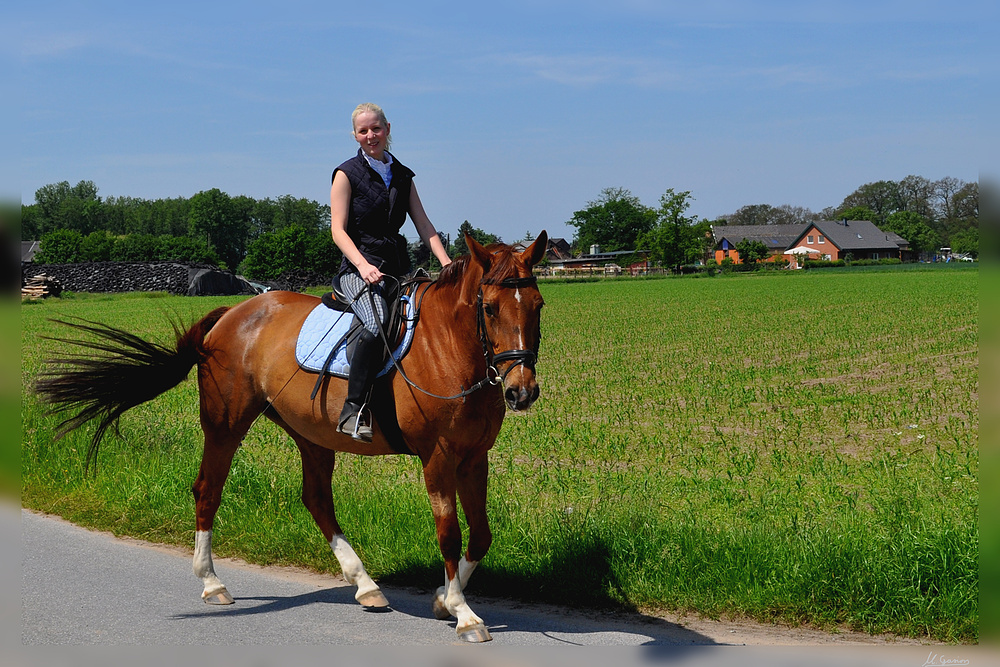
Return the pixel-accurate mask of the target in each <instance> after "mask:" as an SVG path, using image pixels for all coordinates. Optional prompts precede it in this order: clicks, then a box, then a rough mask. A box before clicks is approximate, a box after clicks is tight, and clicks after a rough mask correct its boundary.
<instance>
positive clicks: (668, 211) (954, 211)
mask: <svg viewBox="0 0 1000 667" xmlns="http://www.w3.org/2000/svg"><path fill="white" fill-rule="evenodd" d="M692 201H693V198H692V196H691V193H690V191H682V192H678V191H675V190H674V189H672V188H668V189H667V190H666V192H664V194H663V195H662V196H661V197H660V201H659V204H658V205H657V206H646V205H644V204H643V203H642V202H641V201H639V199H638V197H636V196H634V195H633V194H632V193H631V192H630V191H629V190H627V189H625V188H620V187H612V188H605V189H604V190H602V191H601V193H600V196H598V197H597V199H595V200H593V201H589V202H587V208H585V209H582V210H580V211H576V212H575V213H574V214H573V217H572V219H570V220H569V221H568V222H567V224H569V225H570V226H572V227H574V228H575V229H576V235H575V237H574V239H573V247H574V249H575V250H576V251H577V252H586V251H587V250H588V249H589V248H590V247H591V246H592V245H598V246H600V248H601V250H602V251H618V250H635V249H641V250H645V251H648V252H649V259H650V260H651V261H652V262H654V263H657V264H660V265H662V266H664V267H670V268H673V269H675V270H679V269H680V267H681V266H682V265H684V264H691V263H696V262H699V261H707V260H708V258H709V257H710V255H711V252H712V249H713V247H714V243H715V240H714V237H713V234H712V227H713V226H721V225H777V224H805V223H808V222H814V221H820V220H843V219H848V220H870V221H871V222H873V223H875V225H876V226H878V227H879V228H880V229H882V230H884V231H892V232H895V233H897V234H899V235H900V236H902V237H903V238H905V239H906V240H907V241H909V242H910V247H911V248H912V249H913V250H915V251H917V252H936V251H938V249H939V248H941V247H943V246H948V247H951V248H952V250H953V251H955V252H963V253H969V254H971V255H973V256H978V253H979V184H978V183H976V182H971V183H967V182H964V181H961V180H959V179H956V178H950V177H949V178H942V179H941V180H939V181H931V180H929V179H926V178H923V177H921V176H907V177H906V178H904V179H902V180H901V181H876V182H873V183H866V184H864V185H862V186H860V187H859V188H857V189H856V190H855V191H854V192H852V193H851V194H849V195H847V197H845V198H844V200H843V201H842V202H841V203H840V205H839V206H836V207H829V208H826V209H824V210H822V211H820V212H818V213H815V212H813V211H811V210H809V209H808V208H804V207H800V206H791V205H787V204H785V205H781V206H771V205H769V204H752V205H748V206H743V207H741V208H739V209H738V210H736V211H735V212H733V213H731V214H728V215H724V216H721V217H720V218H718V219H717V220H708V219H704V218H698V217H697V216H693V215H689V214H688V213H687V211H688V209H689V208H690V205H691V203H692ZM745 250H746V251H748V252H749V251H751V250H757V249H751V248H745ZM765 251H766V248H765ZM741 256H742V253H741ZM765 256H766V252H765Z"/></svg>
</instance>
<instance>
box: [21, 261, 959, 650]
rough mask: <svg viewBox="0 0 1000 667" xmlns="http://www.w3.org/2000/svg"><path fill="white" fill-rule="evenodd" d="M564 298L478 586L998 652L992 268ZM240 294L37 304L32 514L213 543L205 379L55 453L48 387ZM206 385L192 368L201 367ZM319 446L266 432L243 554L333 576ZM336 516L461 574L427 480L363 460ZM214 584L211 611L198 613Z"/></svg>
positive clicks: (27, 328) (412, 468) (495, 457)
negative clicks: (981, 401)
mask: <svg viewBox="0 0 1000 667" xmlns="http://www.w3.org/2000/svg"><path fill="white" fill-rule="evenodd" d="M962 269H963V270H954V271H949V270H934V271H927V272H916V271H907V272H900V271H896V272H889V271H885V272H840V273H835V272H833V271H808V272H796V273H795V274H791V275H788V273H786V274H783V275H776V274H774V273H766V274H760V275H749V276H731V277H726V278H725V279H722V280H715V279H709V280H703V279H699V280H688V279H680V280H651V281H633V282H629V281H598V282H585V283H553V284H550V283H548V282H543V283H542V284H541V287H540V289H542V292H543V296H544V297H545V300H546V304H547V305H546V308H545V312H544V314H543V318H542V319H543V321H542V332H543V341H542V348H541V360H540V362H539V364H538V373H539V379H540V383H541V387H542V395H541V398H540V400H539V401H538V403H537V404H536V405H535V407H533V408H532V410H531V411H530V412H528V413H526V414H517V415H510V416H508V419H507V420H506V421H505V424H504V428H503V430H502V432H501V434H500V437H499V439H498V441H497V444H496V447H495V448H494V451H493V453H492V454H491V466H492V468H491V477H490V490H489V505H490V516H491V525H492V528H493V532H494V542H493V547H492V549H491V551H490V553H489V555H488V556H487V557H486V559H485V560H484V561H483V563H482V565H481V566H480V569H479V570H478V571H477V573H476V576H475V577H473V579H472V583H471V585H470V591H469V592H470V594H471V595H475V594H476V593H480V594H492V595H503V596H511V597H519V598H523V599H526V600H547V601H551V602H558V603H566V602H572V603H575V604H583V605H598V606H603V605H609V604H610V605H620V606H624V607H629V608H635V609H640V610H660V609H672V610H681V611H691V612H695V613H700V614H705V615H708V616H716V617H717V616H725V615H743V616H748V617H752V618H756V619H761V620H769V621H776V622H783V623H792V624H801V623H804V624H811V625H815V626H818V627H825V628H830V629H835V628H838V627H845V628H852V629H857V630H863V631H866V632H871V633H882V632H891V633H897V634H900V635H906V636H914V637H927V638H932V639H936V640H944V641H950V642H975V641H978V636H979V634H978V633H979V631H978V624H979V618H978V595H979V593H978V575H979V565H978V541H979V533H978V500H979V490H978V470H979V459H978V425H979V422H978V419H979V418H978V322H977V317H978V271H970V270H967V269H966V267H962ZM239 300H240V299H238V298H216V297H210V298H205V297H201V298H184V297H159V298H156V299H155V300H150V299H148V298H139V297H136V296H132V295H120V296H114V297H104V296H90V295H74V298H71V299H67V300H61V301H60V300H54V299H49V300H47V301H45V302H44V303H41V304H37V305H34V306H32V307H30V308H23V309H22V327H21V329H22V348H21V354H22V365H21V369H22V391H23V394H24V399H23V406H22V423H21V427H22V430H23V446H22V472H21V475H22V477H21V482H22V488H21V492H22V502H23V504H24V505H25V506H26V507H32V508H34V509H38V510H42V511H47V512H53V513H56V514H61V515H63V516H65V517H67V518H68V519H70V520H72V521H75V522H78V523H81V524H84V525H90V526H93V527H97V528H102V529H107V530H112V531H113V532H115V533H118V534H127V535H132V536H135V537H139V538H144V539H150V540H156V541H162V542H167V543H173V544H179V545H184V546H190V544H191V541H192V539H191V536H192V533H193V531H194V516H193V514H194V511H193V500H192V499H191V494H190V484H191V482H192V481H193V480H194V478H195V475H196V473H197V468H198V464H199V461H200V442H201V434H200V429H199V428H198V416H197V404H198V400H197V387H196V383H195V382H194V381H193V379H189V380H188V381H187V382H185V383H183V384H182V385H181V386H180V387H178V388H176V389H174V390H172V391H171V392H168V393H167V394H165V395H164V396H162V397H160V398H159V399H157V400H156V401H154V402H152V403H150V404H147V405H143V406H140V407H138V408H136V409H134V410H133V411H132V412H130V413H128V414H127V415H126V416H125V417H124V418H123V419H122V420H121V434H122V437H121V438H120V439H119V438H114V437H109V438H108V439H107V440H106V442H105V444H104V445H103V446H102V450H101V454H100V456H99V459H98V462H97V468H96V469H95V470H93V471H92V474H90V475H86V474H85V473H84V470H83V462H84V459H85V452H86V447H87V442H88V439H89V436H90V434H91V432H90V431H89V430H86V429H85V430H84V431H83V432H81V433H75V434H71V435H70V436H67V437H66V438H64V439H62V440H60V441H58V442H53V429H54V424H55V420H54V419H53V418H52V417H49V416H46V415H44V414H43V413H44V410H43V408H42V407H41V406H39V405H38V403H37V401H36V400H35V398H34V397H33V396H32V395H31V393H30V386H31V382H32V379H33V378H34V376H35V374H37V372H38V370H39V368H40V365H41V363H42V360H43V359H44V358H48V357H51V356H54V355H55V354H56V353H57V352H58V351H59V347H58V346H57V345H56V344H54V343H53V342H51V341H44V340H41V339H40V336H42V335H50V336H51V335H59V333H60V332H59V331H58V328H57V327H55V326H54V325H52V324H51V323H50V322H49V321H48V318H51V317H66V316H76V317H83V318H86V319H92V320H99V321H103V322H106V323H109V324H114V325H116V326H121V327H123V328H126V329H128V330H130V331H133V332H135V333H139V334H141V335H144V336H147V337H151V338H154V339H157V340H160V341H167V340H169V338H170V335H171V329H170V325H169V323H168V316H172V317H174V318H175V319H176V318H179V319H180V320H182V321H183V322H185V323H188V322H191V321H193V320H195V319H197V318H198V317H200V316H201V315H203V314H204V313H206V312H208V311H209V310H211V309H212V308H214V307H216V306H217V305H221V304H232V303H236V302H238V301H239ZM192 378H193V374H192ZM300 465H301V464H300V462H299V458H298V453H297V451H296V449H295V447H294V445H293V444H292V443H291V442H290V440H289V439H288V438H287V436H285V435H284V433H283V432H281V431H280V430H279V429H278V428H277V427H275V426H274V425H273V424H271V423H270V422H267V421H266V420H264V419H261V420H260V421H259V422H258V423H257V424H256V425H255V426H254V428H253V429H251V432H250V434H249V435H248V436H247V438H246V441H245V446H244V447H242V448H241V449H240V451H239V453H238V454H237V457H236V460H235V462H234V465H233V470H232V473H231V475H230V478H229V481H228V483H227V486H226V491H225V494H224V497H223V503H222V507H221V509H220V512H219V515H218V518H217V521H216V532H215V541H214V545H213V546H214V547H215V549H216V552H217V553H218V554H220V555H231V556H239V557H242V558H245V559H247V560H249V561H251V562H257V563H264V564H296V565H304V566H307V567H311V568H315V569H316V570H319V571H323V572H334V571H336V569H337V565H336V560H335V559H334V558H333V557H332V554H331V553H330V550H329V546H328V545H327V544H326V543H325V542H324V540H323V537H322V535H321V534H320V533H319V530H318V529H317V528H316V527H315V525H314V523H313V522H312V519H311V517H310V516H309V514H308V512H307V511H306V510H305V508H304V507H303V506H302V504H301V502H300V501H299V494H300V493H301V471H300ZM334 496H335V499H336V500H337V502H338V506H337V512H338V520H339V521H340V522H341V524H342V525H343V526H344V528H345V530H346V531H347V533H348V536H349V537H350V538H351V540H352V543H353V544H354V546H355V548H356V549H357V551H358V552H359V554H360V555H361V557H362V559H363V560H364V561H365V564H366V566H367V567H368V569H369V571H370V572H372V574H373V576H376V577H378V578H380V579H381V580H383V581H393V582H396V583H404V584H410V585H416V586H420V587H425V588H428V589H431V588H434V587H436V586H438V585H440V583H441V582H442V572H441V571H442V568H441V558H440V554H439V552H438V549H437V545H436V539H435V534H434V523H433V520H432V518H431V515H430V510H429V504H428V501H427V498H426V493H425V491H424V488H423V484H422V478H421V471H420V466H419V462H418V461H417V460H416V459H413V458H410V457H387V458H374V459H373V458H363V457H358V456H353V455H341V456H340V457H339V458H338V469H337V471H336V472H335V475H334ZM196 586H197V581H195V580H194V579H192V595H193V596H194V595H196V594H197V588H196Z"/></svg>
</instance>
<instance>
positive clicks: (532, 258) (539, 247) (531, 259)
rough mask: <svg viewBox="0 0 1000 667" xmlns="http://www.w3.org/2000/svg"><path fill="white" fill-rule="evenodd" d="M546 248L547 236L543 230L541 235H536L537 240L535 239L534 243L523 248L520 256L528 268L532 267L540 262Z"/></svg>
mask: <svg viewBox="0 0 1000 667" xmlns="http://www.w3.org/2000/svg"><path fill="white" fill-rule="evenodd" d="M548 247H549V235H548V234H546V233H545V230H544V229H543V230H542V233H541V234H539V235H538V238H537V239H535V242H534V243H532V244H531V245H529V246H528V247H527V248H525V249H524V252H523V253H521V255H522V256H523V257H524V258H525V263H526V264H527V265H528V266H529V267H532V266H535V265H536V264H538V263H539V262H540V261H542V257H545V251H546V250H547V249H548Z"/></svg>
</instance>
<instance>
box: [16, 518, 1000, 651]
mask: <svg viewBox="0 0 1000 667" xmlns="http://www.w3.org/2000/svg"><path fill="white" fill-rule="evenodd" d="M19 518H20V525H19V526H18V521H17V519H18V512H17V510H15V509H14V508H8V507H7V506H4V507H3V509H2V511H0V563H9V564H13V563H16V560H17V556H16V555H15V554H16V551H17V547H18V540H17V532H18V530H20V538H21V539H20V545H19V546H20V560H21V581H20V583H21V618H20V644H21V647H20V648H18V647H17V644H18V642H17V638H16V630H15V628H16V625H17V624H16V621H13V618H11V617H14V616H16V611H15V609H14V608H13V605H10V604H9V603H10V602H11V601H12V599H16V597H15V596H16V593H15V592H14V591H15V590H16V584H13V582H9V580H8V578H7V576H5V577H4V578H3V580H2V581H0V583H2V584H4V589H3V590H4V593H5V594H4V596H3V599H4V600H5V601H6V602H7V605H6V606H0V621H2V623H0V630H2V632H0V643H2V645H3V646H4V647H6V648H5V649H4V653H3V654H2V659H0V664H3V665H5V667H6V665H8V664H9V665H12V666H14V667H19V666H20V665H44V666H45V667H62V666H63V665H66V666H67V667H69V666H70V665H72V666H73V667H81V666H82V667H90V665H94V666H97V665H100V666H101V667H108V666H109V665H118V664H122V665H136V664H140V665H142V666H143V667H158V666H159V665H165V666H166V665H170V666H173V665H177V664H233V665H247V666H248V667H249V666H250V665H253V666H254V667H257V666H263V665H282V666H284V665H289V664H316V663H319V664H326V663H327V662H330V661H331V660H332V661H333V663H334V664H352V665H384V664H406V665H407V666H408V667H418V666H422V665H433V666H434V667H440V666H441V665H463V664H470V665H477V667H491V666H493V665H498V666H499V665H502V666H503V667H509V666H510V665H518V666H521V667H525V666H527V667H533V666H536V665H546V667H548V666H550V665H556V666H557V667H558V666H561V665H573V667H597V666H600V667H631V666H632V665H646V664H660V663H662V662H664V661H669V662H671V663H674V664H684V665H693V664H699V665H702V664H704V665H719V664H726V665H729V664H739V665H754V666H755V665H766V666H767V667H776V666H778V665H799V664H812V665H815V666H817V667H820V666H826V665H831V666H836V667H842V666H843V665H844V664H851V665H854V666H855V667H860V666H863V665H872V666H874V665H878V666H879V667H883V666H886V665H898V666H899V667H910V666H911V665H912V666H914V667H916V666H919V665H922V664H930V665H941V664H948V663H946V660H952V659H954V660H967V662H965V663H964V664H997V662H996V661H997V658H998V654H997V653H996V652H995V651H994V650H993V649H983V648H981V647H967V646H966V647H954V646H952V647H941V646H936V647H927V646H923V647H921V646H919V645H917V646H905V645H897V646H894V647H893V646H870V645H869V646H858V645H857V644H867V643H870V642H872V641H874V638H870V637H867V636H861V635H832V634H829V633H822V632H819V631H810V630H804V629H800V630H795V629H790V628H778V627H774V626H750V625H748V624H732V623H729V624H727V623H726V622H720V621H706V620H703V619H702V620H697V619H693V620H692V621H691V622H688V621H687V620H685V621H683V622H681V621H679V622H678V623H671V622H668V621H665V620H662V619H657V618H649V617H644V616H640V615H637V614H621V615H618V614H598V613H591V614H588V613H580V612H576V611H567V610H563V609H560V608H556V607H551V606H544V605H523V604H515V603H510V602H503V601H496V600H487V599H482V598H477V597H476V595H475V593H474V592H472V591H470V596H469V598H470V602H471V603H472V605H473V608H474V609H475V610H476V611H477V613H479V615H480V616H482V617H483V618H484V619H485V620H486V622H487V624H488V626H489V629H490V632H491V633H492V634H493V638H494V641H493V642H491V643H490V644H488V645H487V647H482V648H479V647H470V646H465V647H462V648H461V649H458V648H457V647H449V645H450V644H455V643H457V638H456V635H455V629H454V621H438V620H436V619H435V618H434V617H433V615H432V614H431V612H430V597H429V594H418V593H416V592H414V591H412V590H408V589H398V588H393V587H385V588H384V589H383V590H384V591H385V593H386V596H387V597H388V598H389V601H390V604H391V605H392V607H391V609H390V610H389V611H384V612H366V611H365V610H363V609H362V608H361V607H360V606H359V605H358V604H357V603H356V602H355V601H354V597H353V591H354V589H353V587H350V586H347V585H346V584H345V583H344V582H343V581H342V580H341V579H339V578H338V577H330V576H322V575H316V574H312V573H308V572H304V571H301V570H291V569H282V568H261V567H255V566H248V565H246V564H242V563H239V562H235V561H231V560H228V559H216V571H217V572H218V573H219V575H220V577H221V578H222V580H223V581H224V582H226V584H227V586H229V589H230V591H231V592H232V593H233V595H234V597H235V598H236V604H234V605H230V606H225V607H216V606H210V605H206V604H204V603H202V602H201V599H200V597H199V595H200V592H201V586H200V583H199V582H198V581H197V579H195V577H194V575H193V574H192V573H191V555H190V553H185V552H184V550H180V549H173V548H167V547H160V546H157V545H151V544H148V543H144V542H137V541H134V540H121V539H117V538H115V537H114V536H112V535H110V534H107V533H100V532H93V531H89V530H85V529H83V528H80V527H78V526H74V525H72V524H70V523H67V522H65V521H63V520H61V519H58V518H53V517H48V516H42V515H38V514H35V513H32V512H27V511H24V510H21V511H20V516H19ZM331 558H332V556H331ZM12 570H14V568H10V569H7V568H4V571H3V572H2V574H4V575H9V574H11V573H12V572H11V571H12ZM14 571H16V570H14ZM8 583H10V584H12V585H10V586H7V584H8ZM8 588H9V589H12V590H9V591H8V590H7V589H8ZM685 626H686V627H685ZM10 630H14V632H10ZM902 643H904V644H905V643H907V642H902ZM745 644H757V646H746V645H745ZM851 644H854V645H853V646H852V645H851ZM150 645H155V646H159V647H161V648H160V649H156V650H150V649H149V648H148V647H149V646H150ZM418 645H425V646H424V647H423V649H426V650H423V649H422V648H421V647H420V646H418ZM778 645H781V646H778ZM239 647H242V648H239ZM248 647H250V648H248ZM310 647H313V648H310ZM345 647H347V648H345ZM386 647H389V648H386ZM392 647H407V648H405V649H399V648H392ZM526 647H530V648H526ZM580 647H585V648H580ZM625 647H640V648H636V649H633V650H632V651H630V652H626V653H623V652H622V650H627V649H625ZM446 650H447V651H453V650H458V651H459V652H458V653H452V652H442V651H446ZM352 651H353V652H352ZM386 651H394V653H386ZM427 651H430V652H427ZM505 651H506V652H505ZM526 651H527V652H526ZM789 651H791V652H789ZM928 651H930V653H929V654H928ZM970 658H971V659H972V660H971V661H969V659H970ZM950 664H962V663H950Z"/></svg>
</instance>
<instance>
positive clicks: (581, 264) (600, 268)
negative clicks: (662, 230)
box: [549, 246, 649, 275]
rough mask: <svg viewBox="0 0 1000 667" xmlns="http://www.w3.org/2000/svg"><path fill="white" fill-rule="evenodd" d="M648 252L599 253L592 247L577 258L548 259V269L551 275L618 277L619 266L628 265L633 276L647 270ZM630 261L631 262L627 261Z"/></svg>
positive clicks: (620, 268) (620, 269)
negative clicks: (581, 274)
mask: <svg viewBox="0 0 1000 667" xmlns="http://www.w3.org/2000/svg"><path fill="white" fill-rule="evenodd" d="M648 255H649V251H648V250H616V251H614V252H601V251H600V248H598V247H596V246H595V247H592V248H591V252H590V253H588V254H586V255H580V256H579V257H564V258H560V259H551V258H550V259H549V267H550V270H551V271H552V273H553V274H558V273H586V274H597V273H600V274H611V275H620V274H621V273H622V271H623V269H622V267H621V264H622V263H623V262H625V263H627V264H628V267H629V268H628V270H629V272H630V273H632V274H633V275H634V274H635V273H636V272H637V271H638V270H641V269H642V268H647V264H648V262H647V261H646V257H647V256H648ZM629 260H632V261H629Z"/></svg>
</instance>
